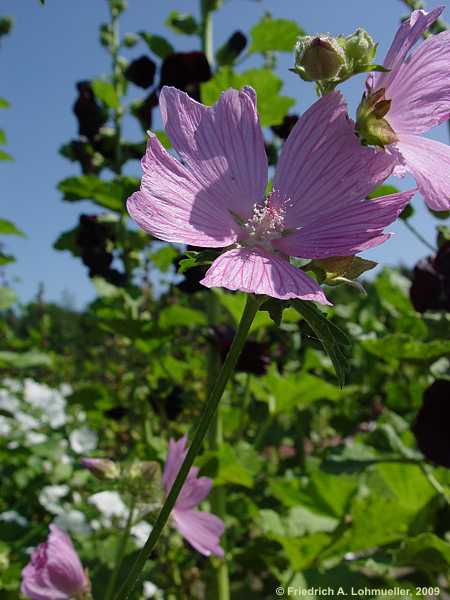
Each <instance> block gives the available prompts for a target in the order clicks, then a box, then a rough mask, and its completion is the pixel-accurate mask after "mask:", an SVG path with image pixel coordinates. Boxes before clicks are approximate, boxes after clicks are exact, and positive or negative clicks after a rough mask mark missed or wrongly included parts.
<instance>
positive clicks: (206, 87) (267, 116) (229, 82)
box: [201, 67, 295, 127]
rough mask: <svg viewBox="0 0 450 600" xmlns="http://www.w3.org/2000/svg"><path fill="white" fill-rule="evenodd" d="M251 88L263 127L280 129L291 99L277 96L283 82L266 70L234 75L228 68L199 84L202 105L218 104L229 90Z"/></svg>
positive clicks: (220, 70)
mask: <svg viewBox="0 0 450 600" xmlns="http://www.w3.org/2000/svg"><path fill="white" fill-rule="evenodd" d="M245 85H250V86H251V87H253V88H254V89H255V90H256V93H257V96H258V113H259V116H260V120H261V125H262V126H263V127H268V126H270V125H279V124H280V123H281V122H282V121H283V118H284V117H285V115H286V114H287V113H288V110H289V108H290V107H291V106H293V105H294V104H295V100H294V99H293V98H289V97H288V96H281V95H280V94H279V92H280V90H281V88H282V87H283V82H282V81H281V79H279V78H278V77H277V76H276V75H275V74H274V73H273V72H272V71H270V70H269V69H249V70H248V71H244V72H243V73H235V72H234V71H233V70H232V69H231V68H230V67H222V68H221V69H219V70H218V71H217V73H216V74H215V75H214V77H213V78H212V79H211V80H210V81H207V82H206V83H202V84H201V96H202V100H203V102H204V103H205V104H208V105H211V104H214V103H215V102H217V100H218V99H219V97H220V94H221V93H222V92H223V91H224V90H226V89H228V88H230V87H231V88H235V89H239V88H241V87H243V86H245Z"/></svg>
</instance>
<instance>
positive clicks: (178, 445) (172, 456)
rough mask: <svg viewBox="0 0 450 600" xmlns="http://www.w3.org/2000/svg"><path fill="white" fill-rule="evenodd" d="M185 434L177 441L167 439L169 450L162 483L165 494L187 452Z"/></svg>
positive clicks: (168, 490)
mask: <svg viewBox="0 0 450 600" xmlns="http://www.w3.org/2000/svg"><path fill="white" fill-rule="evenodd" d="M186 444H187V436H186V435H183V437H181V438H180V439H179V440H178V441H175V440H173V439H170V440H169V451H168V453H167V459H166V464H165V465H164V473H163V485H164V490H165V492H166V494H168V493H169V492H170V488H171V487H172V485H173V482H174V481H175V478H176V476H177V475H178V471H179V470H180V467H181V465H182V464H183V461H184V459H185V457H186V454H187V448H186Z"/></svg>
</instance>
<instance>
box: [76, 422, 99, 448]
mask: <svg viewBox="0 0 450 600" xmlns="http://www.w3.org/2000/svg"><path fill="white" fill-rule="evenodd" d="M69 440H70V446H71V448H72V450H73V451H74V452H76V453H77V454H87V453H89V452H91V451H92V450H95V448H96V447H97V441H98V436H97V434H96V433H95V431H92V429H88V428H87V427H83V428H82V429H74V430H73V431H72V433H71V434H70V436H69Z"/></svg>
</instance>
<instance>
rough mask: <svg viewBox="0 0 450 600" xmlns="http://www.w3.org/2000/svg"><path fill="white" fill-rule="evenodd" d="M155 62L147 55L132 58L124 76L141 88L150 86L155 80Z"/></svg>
mask: <svg viewBox="0 0 450 600" xmlns="http://www.w3.org/2000/svg"><path fill="white" fill-rule="evenodd" d="M155 72H156V64H155V63H154V62H153V61H152V60H151V59H150V58H149V57H148V56H141V57H140V58H136V59H135V60H133V61H132V62H131V63H130V64H129V65H128V67H127V68H126V69H125V77H126V78H127V79H128V81H131V83H134V85H137V86H139V87H141V88H144V89H146V88H148V87H150V86H151V85H152V84H153V82H154V80H155Z"/></svg>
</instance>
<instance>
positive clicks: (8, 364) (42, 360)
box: [0, 350, 52, 369]
mask: <svg viewBox="0 0 450 600" xmlns="http://www.w3.org/2000/svg"><path fill="white" fill-rule="evenodd" d="M51 364H52V361H51V359H50V356H49V355H48V354H44V353H43V352H37V351H35V350H30V352H9V351H7V350H4V351H1V352H0V367H1V368H12V369H29V368H32V367H50V366H51Z"/></svg>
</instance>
